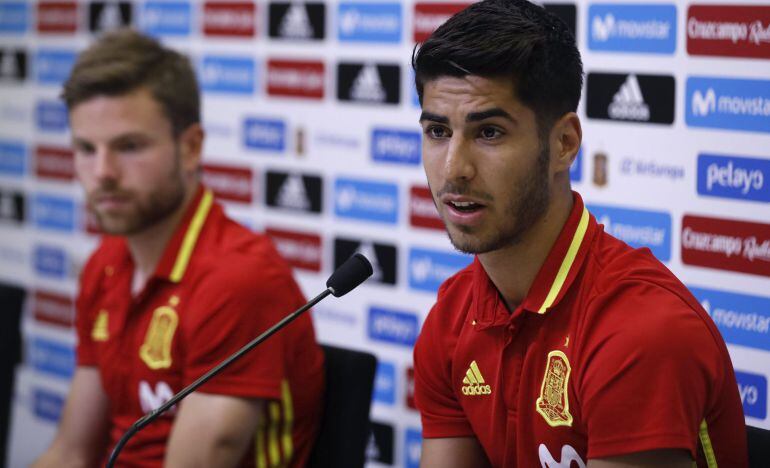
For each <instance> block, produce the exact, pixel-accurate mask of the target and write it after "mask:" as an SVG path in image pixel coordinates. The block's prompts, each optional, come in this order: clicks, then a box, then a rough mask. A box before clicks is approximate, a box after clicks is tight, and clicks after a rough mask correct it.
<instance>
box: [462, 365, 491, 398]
mask: <svg viewBox="0 0 770 468" xmlns="http://www.w3.org/2000/svg"><path fill="white" fill-rule="evenodd" d="M463 384H464V385H463V386H462V392H463V395H468V396H474V395H491V394H492V387H491V386H490V385H486V384H485V381H484V377H483V376H482V375H481V371H480V370H479V365H478V364H476V361H473V362H471V365H470V366H469V367H468V370H467V371H465V377H464V378H463Z"/></svg>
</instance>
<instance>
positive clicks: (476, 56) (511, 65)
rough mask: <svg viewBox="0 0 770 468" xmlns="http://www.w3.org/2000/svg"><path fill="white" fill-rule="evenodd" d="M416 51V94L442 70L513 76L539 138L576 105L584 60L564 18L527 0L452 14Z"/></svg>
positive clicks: (498, 0)
mask: <svg viewBox="0 0 770 468" xmlns="http://www.w3.org/2000/svg"><path fill="white" fill-rule="evenodd" d="M418 47H419V48H415V51H414V53H413V54H412V68H414V71H415V84H416V86H417V95H418V97H419V99H420V103H421V104H422V98H423V87H424V85H425V83H427V82H428V81H431V80H433V79H436V78H439V77H441V76H452V77H462V76H467V75H478V76H483V77H487V78H498V77H510V78H511V79H512V80H513V84H514V89H515V92H516V97H517V98H518V99H519V100H520V101H521V102H522V103H524V104H525V105H527V106H528V107H530V108H531V109H532V110H533V111H534V112H535V115H536V116H537V123H538V131H539V133H540V136H541V138H542V137H543V136H544V135H547V132H548V131H550V129H551V127H552V126H553V123H554V122H555V121H556V120H557V119H558V118H559V117H561V116H562V115H564V114H566V113H567V112H574V111H576V110H577V105H578V102H579V101H580V93H581V90H582V86H583V63H582V61H581V60H580V52H579V51H578V49H577V46H576V44H575V37H574V36H573V35H572V33H571V32H570V30H569V28H568V27H567V25H566V24H564V22H563V21H562V20H561V19H559V18H558V17H556V16H555V15H553V14H552V13H549V12H547V11H546V10H545V9H543V8H542V7H540V6H537V5H535V4H532V3H530V2H528V1H526V0H484V1H482V2H479V3H475V4H472V5H470V6H469V7H468V8H466V9H464V10H463V11H461V12H459V13H457V14H456V15H454V16H452V17H451V18H450V19H449V20H447V22H446V23H444V24H442V25H441V26H439V28H438V29H436V31H435V32H434V33H433V34H432V35H431V36H430V37H429V38H428V39H427V40H426V41H425V42H424V43H423V44H422V45H419V46H418Z"/></svg>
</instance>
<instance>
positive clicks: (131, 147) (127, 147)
mask: <svg viewBox="0 0 770 468" xmlns="http://www.w3.org/2000/svg"><path fill="white" fill-rule="evenodd" d="M141 148H142V145H141V144H140V143H138V142H135V141H124V142H122V143H120V144H119V145H118V151H120V152H123V153H133V152H135V151H139V150H140V149H141Z"/></svg>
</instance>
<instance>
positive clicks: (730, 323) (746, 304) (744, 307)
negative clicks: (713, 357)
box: [689, 287, 770, 351]
mask: <svg viewBox="0 0 770 468" xmlns="http://www.w3.org/2000/svg"><path fill="white" fill-rule="evenodd" d="M689 289H690V292H692V294H693V296H695V298H696V299H698V301H699V302H700V303H701V305H702V306H703V308H704V309H706V312H708V313H709V315H710V316H711V319H712V320H713V321H714V323H715V324H716V326H717V328H719V332H720V333H722V337H723V338H724V339H725V341H726V342H727V343H731V344H736V345H740V346H749V347H752V348H758V349H763V350H765V351H770V298H767V297H759V296H750V295H748V294H738V293H731V292H724V291H715V290H712V289H704V288H694V287H690V288H689Z"/></svg>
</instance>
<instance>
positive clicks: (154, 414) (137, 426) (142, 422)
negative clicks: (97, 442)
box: [107, 286, 336, 468]
mask: <svg viewBox="0 0 770 468" xmlns="http://www.w3.org/2000/svg"><path fill="white" fill-rule="evenodd" d="M329 294H334V289H333V288H332V287H331V286H329V287H327V288H326V289H325V290H324V291H323V292H322V293H321V294H319V295H317V296H316V297H314V298H313V299H311V300H310V302H308V303H307V304H305V305H303V306H302V307H300V308H299V309H297V310H295V311H294V312H292V313H291V314H289V315H287V316H286V317H284V318H283V319H281V321H280V322H278V323H276V324H275V325H273V326H272V327H270V328H268V329H267V330H265V332H263V333H262V334H261V335H259V336H258V337H256V338H254V339H253V340H251V341H250V342H249V343H248V344H246V345H245V346H244V347H242V348H241V349H239V350H238V351H236V352H235V353H233V354H232V355H231V356H230V357H228V358H227V359H225V360H224V361H222V362H221V363H219V364H217V366H216V367H214V368H212V369H211V370H210V371H208V372H206V373H205V374H203V375H202V376H201V377H199V378H198V380H196V381H195V382H193V383H191V384H190V385H188V386H187V387H185V388H183V389H182V390H181V391H180V392H179V393H177V394H176V395H174V396H173V397H171V398H170V399H169V400H168V401H167V402H165V403H164V404H162V405H161V406H159V407H158V408H156V409H154V410H152V411H150V412H149V413H147V414H146V415H144V416H143V417H142V418H141V419H139V420H138V421H136V422H135V423H134V424H133V425H132V426H131V427H130V428H129V429H128V430H127V431H126V433H125V434H123V437H121V438H120V440H119V441H118V443H117V444H115V448H114V449H113V450H112V453H111V454H110V458H109V460H108V461H107V468H112V467H113V465H114V464H115V461H116V460H117V459H118V454H120V451H121V450H122V449H123V446H124V445H126V443H127V442H128V439H130V438H131V436H133V435H134V434H136V433H137V432H139V431H140V430H141V429H142V428H144V427H145V426H147V425H148V424H150V423H151V422H153V421H154V420H155V419H157V418H158V416H160V415H161V414H163V413H165V412H166V411H168V410H169V409H170V408H171V407H173V406H174V405H175V404H177V402H178V401H179V400H181V399H182V398H184V397H186V396H187V395H189V394H190V393H192V392H194V391H195V390H197V389H198V387H200V386H201V385H203V384H204V383H206V382H208V381H209V379H211V378H212V377H214V376H215V375H216V374H217V373H219V371H221V370H222V369H224V368H225V367H227V366H229V365H230V364H232V363H233V361H236V360H238V359H239V358H240V357H241V356H243V355H244V354H246V353H248V352H249V351H251V350H252V349H254V348H255V347H256V346H257V345H258V344H260V343H262V342H263V341H265V340H266V339H268V338H270V336H272V335H273V334H274V333H275V332H277V331H278V330H280V329H281V328H283V327H284V326H285V325H286V324H288V323H289V322H291V321H292V320H294V319H296V318H297V317H299V316H300V315H302V313H303V312H305V311H306V310H308V309H309V308H311V307H313V306H314V305H316V304H318V303H319V302H321V300H322V299H324V298H325V297H326V296H328V295H329ZM335 295H336V294H335Z"/></svg>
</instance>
